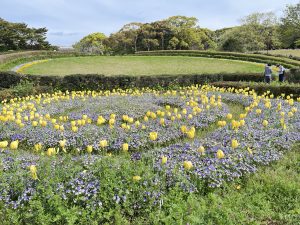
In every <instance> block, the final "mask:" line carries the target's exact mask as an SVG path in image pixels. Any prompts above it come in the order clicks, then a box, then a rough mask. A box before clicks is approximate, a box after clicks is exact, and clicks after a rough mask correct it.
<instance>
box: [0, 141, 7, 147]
mask: <svg viewBox="0 0 300 225" xmlns="http://www.w3.org/2000/svg"><path fill="white" fill-rule="evenodd" d="M7 146H8V141H0V148H7Z"/></svg>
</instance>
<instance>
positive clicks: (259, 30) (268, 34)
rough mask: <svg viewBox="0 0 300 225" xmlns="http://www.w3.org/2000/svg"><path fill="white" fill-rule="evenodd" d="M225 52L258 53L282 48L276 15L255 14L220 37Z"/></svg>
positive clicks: (221, 46) (220, 43)
mask: <svg viewBox="0 0 300 225" xmlns="http://www.w3.org/2000/svg"><path fill="white" fill-rule="evenodd" d="M219 45H220V48H221V49H222V50H224V51H237V52H246V51H257V50H262V49H268V50H269V49H274V48H278V47H280V41H279V32H278V21H277V17H276V16H275V14H274V13H271V12H270V13H253V14H251V15H249V16H247V17H245V18H244V19H243V20H242V25H241V26H238V27H234V28H232V29H228V30H226V31H225V32H223V34H222V35H221V36H220V42H219Z"/></svg>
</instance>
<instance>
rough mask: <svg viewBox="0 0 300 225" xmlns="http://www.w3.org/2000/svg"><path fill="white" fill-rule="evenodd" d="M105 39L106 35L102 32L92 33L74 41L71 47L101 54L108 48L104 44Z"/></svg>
mask: <svg viewBox="0 0 300 225" xmlns="http://www.w3.org/2000/svg"><path fill="white" fill-rule="evenodd" d="M105 39H106V36H105V34H103V33H92V34H89V35H87V36H85V37H84V38H82V39H81V40H80V41H79V42H77V43H75V44H74V45H73V47H74V49H75V50H77V51H79V52H86V53H96V54H101V55H103V54H104V53H106V52H107V50H108V47H107V46H106V45H105V44H104V41H105Z"/></svg>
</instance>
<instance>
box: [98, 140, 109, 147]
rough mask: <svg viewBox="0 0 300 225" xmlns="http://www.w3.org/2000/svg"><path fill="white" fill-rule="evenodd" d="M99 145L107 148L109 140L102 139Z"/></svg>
mask: <svg viewBox="0 0 300 225" xmlns="http://www.w3.org/2000/svg"><path fill="white" fill-rule="evenodd" d="M99 145H100V147H101V148H105V147H107V146H108V142H107V140H101V141H100V142H99Z"/></svg>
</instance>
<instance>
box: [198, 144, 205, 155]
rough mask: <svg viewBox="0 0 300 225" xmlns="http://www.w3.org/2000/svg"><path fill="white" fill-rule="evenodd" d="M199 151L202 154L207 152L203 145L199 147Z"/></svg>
mask: <svg viewBox="0 0 300 225" xmlns="http://www.w3.org/2000/svg"><path fill="white" fill-rule="evenodd" d="M198 152H199V153H200V154H201V155H204V153H205V148H204V147H203V146H200V147H199V148H198Z"/></svg>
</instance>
